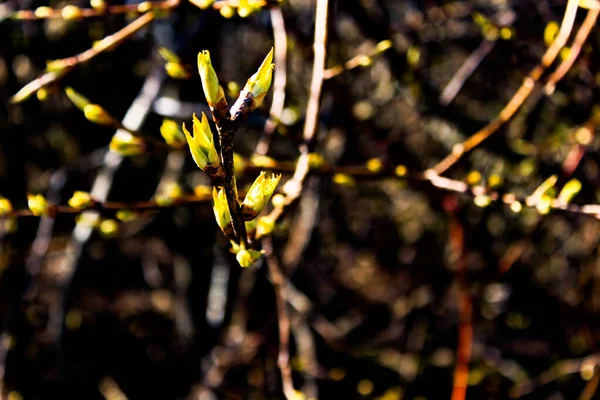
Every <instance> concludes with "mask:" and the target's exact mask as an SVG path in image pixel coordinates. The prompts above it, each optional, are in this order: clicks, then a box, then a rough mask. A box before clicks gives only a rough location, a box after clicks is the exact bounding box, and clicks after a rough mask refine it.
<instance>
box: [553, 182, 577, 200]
mask: <svg viewBox="0 0 600 400" xmlns="http://www.w3.org/2000/svg"><path fill="white" fill-rule="evenodd" d="M580 191H581V182H579V181H578V180H577V179H571V180H570V181H569V182H567V183H565V186H563V188H562V190H561V191H560V193H559V194H558V202H559V203H561V204H569V202H571V200H572V199H573V197H575V196H576V195H577V193H579V192H580Z"/></svg>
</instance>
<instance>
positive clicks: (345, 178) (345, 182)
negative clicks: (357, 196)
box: [333, 174, 356, 186]
mask: <svg viewBox="0 0 600 400" xmlns="http://www.w3.org/2000/svg"><path fill="white" fill-rule="evenodd" d="M333 182H335V183H336V184H338V185H341V186H355V185H356V181H355V180H354V178H353V177H352V176H351V175H348V174H335V175H333Z"/></svg>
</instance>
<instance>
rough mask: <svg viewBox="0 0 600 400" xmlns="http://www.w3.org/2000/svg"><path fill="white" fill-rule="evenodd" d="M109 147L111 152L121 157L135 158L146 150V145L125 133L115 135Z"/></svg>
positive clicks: (139, 139)
mask: <svg viewBox="0 0 600 400" xmlns="http://www.w3.org/2000/svg"><path fill="white" fill-rule="evenodd" d="M109 147H110V150H111V151H113V152H115V153H117V154H120V155H121V156H123V157H131V156H137V155H139V154H142V153H144V151H145V150H146V144H145V143H144V140H143V139H141V138H139V137H135V136H133V135H132V134H131V133H129V132H125V131H118V132H117V133H115V134H114V135H113V137H112V140H111V141H110V146H109Z"/></svg>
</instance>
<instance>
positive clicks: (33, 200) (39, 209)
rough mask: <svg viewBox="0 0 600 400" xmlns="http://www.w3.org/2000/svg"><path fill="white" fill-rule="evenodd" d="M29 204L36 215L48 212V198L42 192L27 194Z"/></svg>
mask: <svg viewBox="0 0 600 400" xmlns="http://www.w3.org/2000/svg"><path fill="white" fill-rule="evenodd" d="M27 206H28V207H29V209H30V210H31V212H32V213H33V215H35V216H38V217H39V216H40V215H42V214H45V213H46V212H48V202H47V201H46V198H45V197H44V196H42V195H41V194H36V195H33V194H28V195H27Z"/></svg>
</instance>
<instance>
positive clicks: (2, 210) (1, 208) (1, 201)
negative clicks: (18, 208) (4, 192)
mask: <svg viewBox="0 0 600 400" xmlns="http://www.w3.org/2000/svg"><path fill="white" fill-rule="evenodd" d="M12 210H13V206H12V204H11V202H10V200H8V199H7V198H5V197H0V215H6V214H8V213H10V212H12Z"/></svg>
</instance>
